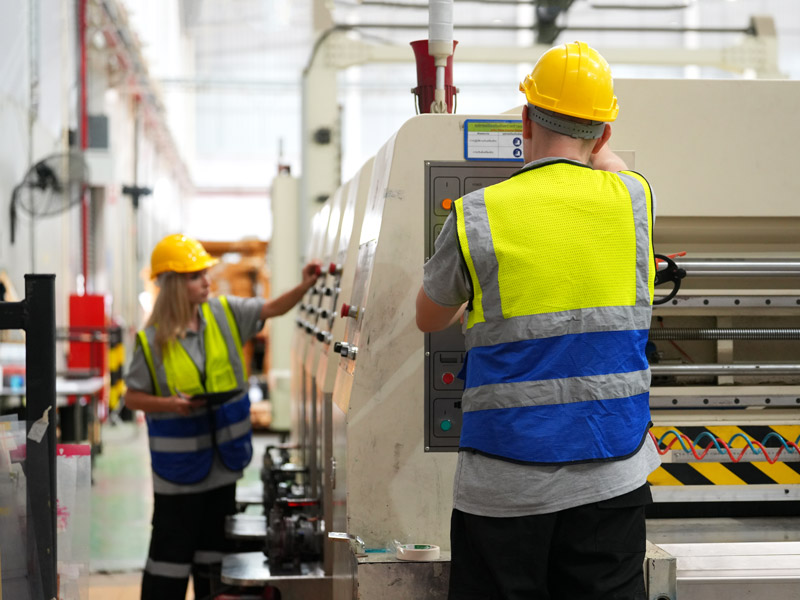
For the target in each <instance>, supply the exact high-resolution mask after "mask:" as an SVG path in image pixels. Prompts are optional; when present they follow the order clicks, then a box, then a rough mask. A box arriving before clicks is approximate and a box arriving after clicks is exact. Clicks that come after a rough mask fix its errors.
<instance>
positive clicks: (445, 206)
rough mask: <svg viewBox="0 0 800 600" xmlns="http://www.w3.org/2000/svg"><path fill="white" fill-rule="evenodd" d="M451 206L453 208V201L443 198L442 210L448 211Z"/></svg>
mask: <svg viewBox="0 0 800 600" xmlns="http://www.w3.org/2000/svg"><path fill="white" fill-rule="evenodd" d="M452 206H453V201H452V200H451V199H450V198H445V199H444V200H442V208H443V209H445V210H450V208H451V207H452Z"/></svg>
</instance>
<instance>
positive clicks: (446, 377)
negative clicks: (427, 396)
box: [442, 373, 455, 385]
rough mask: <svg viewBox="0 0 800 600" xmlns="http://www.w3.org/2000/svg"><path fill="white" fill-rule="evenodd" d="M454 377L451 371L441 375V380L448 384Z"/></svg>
mask: <svg viewBox="0 0 800 600" xmlns="http://www.w3.org/2000/svg"><path fill="white" fill-rule="evenodd" d="M454 379H455V377H454V376H453V374H452V373H445V374H444V375H442V381H443V382H444V383H445V385H450V384H451V383H453V380H454Z"/></svg>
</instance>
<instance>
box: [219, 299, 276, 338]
mask: <svg viewBox="0 0 800 600" xmlns="http://www.w3.org/2000/svg"><path fill="white" fill-rule="evenodd" d="M226 298H227V299H228V305H229V306H230V307H231V312H233V318H234V319H235V320H236V324H237V325H238V326H239V335H240V336H241V338H242V343H243V344H244V343H245V342H246V341H247V340H249V339H250V338H251V337H253V336H254V335H255V334H257V333H258V332H259V331H261V328H262V327H263V326H264V322H263V321H261V320H260V318H259V317H260V315H261V307H262V306H264V304H265V303H266V300H264V298H240V297H238V296H226Z"/></svg>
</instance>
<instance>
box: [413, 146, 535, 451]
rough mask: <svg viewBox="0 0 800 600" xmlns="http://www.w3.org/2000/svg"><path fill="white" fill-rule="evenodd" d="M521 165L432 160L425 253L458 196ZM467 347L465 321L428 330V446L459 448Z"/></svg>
mask: <svg viewBox="0 0 800 600" xmlns="http://www.w3.org/2000/svg"><path fill="white" fill-rule="evenodd" d="M521 167H522V164H521V163H519V162H496V161H493V162H485V163H484V162H468V163H465V162H426V163H425V259H426V260H427V259H428V258H430V257H431V256H432V255H433V252H434V248H435V246H434V243H435V242H436V238H437V237H438V236H439V234H440V233H441V231H442V227H443V225H444V222H445V220H446V219H447V216H448V215H449V214H450V210H451V208H452V206H453V203H454V202H455V201H456V200H457V199H458V198H460V197H461V196H464V195H466V194H469V193H470V192H473V191H475V190H479V189H481V188H484V187H486V186H489V185H493V184H495V183H499V182H501V181H505V180H506V179H508V177H509V176H510V175H511V174H513V173H514V172H516V171H518V170H519V169H520V168H521ZM464 352H465V350H464V334H463V332H462V325H461V324H460V323H455V324H453V325H452V326H451V327H449V328H448V329H446V330H444V331H438V332H435V333H427V334H425V383H424V388H425V450H426V451H455V450H458V440H459V437H460V436H461V393H462V391H463V389H464V382H463V381H462V380H461V379H460V378H459V377H458V375H459V372H460V371H461V367H462V365H463V364H464Z"/></svg>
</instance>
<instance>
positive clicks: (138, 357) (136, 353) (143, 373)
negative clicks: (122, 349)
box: [125, 340, 155, 394]
mask: <svg viewBox="0 0 800 600" xmlns="http://www.w3.org/2000/svg"><path fill="white" fill-rule="evenodd" d="M125 385H126V386H127V387H128V388H130V389H132V390H138V391H140V392H144V393H145V394H155V387H154V386H153V378H152V377H151V376H150V369H148V368H147V361H146V360H145V358H144V352H143V351H142V346H141V344H140V343H139V341H138V340H137V342H136V348H135V349H134V350H133V358H132V359H131V364H130V366H129V367H128V374H127V375H125Z"/></svg>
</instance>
